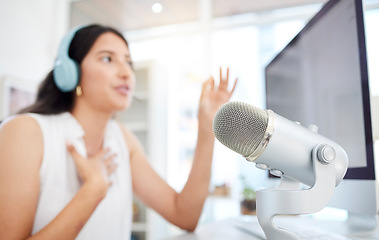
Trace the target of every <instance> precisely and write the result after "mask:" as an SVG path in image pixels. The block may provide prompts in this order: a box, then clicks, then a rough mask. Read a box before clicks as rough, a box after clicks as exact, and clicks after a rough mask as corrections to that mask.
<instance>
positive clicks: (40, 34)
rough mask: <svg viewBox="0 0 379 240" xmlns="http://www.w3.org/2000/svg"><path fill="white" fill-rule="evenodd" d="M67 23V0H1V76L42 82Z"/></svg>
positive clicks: (51, 64)
mask: <svg viewBox="0 0 379 240" xmlns="http://www.w3.org/2000/svg"><path fill="white" fill-rule="evenodd" d="M68 22H69V0H1V1H0V32H1V37H0V53H1V54H0V78H1V77H2V76H4V75H10V76H15V77H18V78H21V79H24V80H27V81H36V82H39V81H41V80H42V78H44V76H45V75H46V73H47V72H48V71H49V70H50V69H51V68H52V66H53V63H54V59H55V55H56V52H57V46H58V45H59V41H60V39H61V37H62V36H63V35H64V33H65V32H66V30H67V28H68Z"/></svg>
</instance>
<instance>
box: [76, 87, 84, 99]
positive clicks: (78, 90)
mask: <svg viewBox="0 0 379 240" xmlns="http://www.w3.org/2000/svg"><path fill="white" fill-rule="evenodd" d="M75 92H76V96H78V97H80V96H82V94H83V91H82V87H81V86H80V85H78V86H76V89H75Z"/></svg>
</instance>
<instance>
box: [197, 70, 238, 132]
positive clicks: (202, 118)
mask: <svg viewBox="0 0 379 240" xmlns="http://www.w3.org/2000/svg"><path fill="white" fill-rule="evenodd" d="M237 80H238V79H236V80H235V81H234V85H233V88H232V90H231V91H228V85H229V68H227V70H226V76H225V77H223V76H222V69H221V67H220V83H219V85H218V87H217V88H216V87H215V80H214V78H213V77H212V76H211V77H210V78H209V79H208V80H207V81H205V82H204V83H203V87H202V92H201V97H200V104H199V113H198V118H199V127H204V128H206V129H209V130H210V131H211V130H212V122H213V118H214V116H215V115H216V112H217V110H218V109H219V108H220V107H221V106H222V105H223V104H225V103H226V102H228V101H229V100H230V98H231V96H232V95H233V92H234V89H235V87H236V84H237Z"/></svg>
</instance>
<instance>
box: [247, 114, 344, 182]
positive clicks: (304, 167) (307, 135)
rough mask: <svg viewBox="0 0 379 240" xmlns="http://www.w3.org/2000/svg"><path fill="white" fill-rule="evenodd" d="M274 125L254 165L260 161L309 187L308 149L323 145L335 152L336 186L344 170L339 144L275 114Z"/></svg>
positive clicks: (309, 154)
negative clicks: (269, 137)
mask: <svg viewBox="0 0 379 240" xmlns="http://www.w3.org/2000/svg"><path fill="white" fill-rule="evenodd" d="M274 125H275V129H274V132H273V134H272V136H271V139H270V140H269V143H268V144H267V147H266V149H265V150H264V152H263V153H262V154H261V155H260V156H259V157H258V158H257V159H256V160H255V163H256V164H264V165H265V166H267V168H268V169H271V170H272V172H273V173H274V172H275V170H276V171H280V172H281V173H283V174H285V175H286V176H288V177H290V178H292V179H294V180H297V181H299V182H302V183H304V184H307V185H309V186H312V185H313V184H314V182H315V174H314V169H313V162H312V150H313V148H314V147H315V146H316V145H318V144H327V145H329V146H331V147H332V148H333V149H334V151H335V156H336V157H335V172H336V186H337V185H338V184H339V183H340V182H341V181H342V179H343V177H344V176H345V173H346V169H347V161H345V160H347V155H346V152H345V150H344V149H343V148H342V147H341V146H340V145H338V144H337V143H335V142H334V141H332V140H330V139H328V138H326V137H324V136H322V135H320V134H317V133H315V132H312V131H311V130H309V129H308V128H306V127H304V126H301V125H299V124H298V123H295V122H292V121H290V120H288V119H286V118H284V117H282V116H280V115H278V114H275V113H274ZM248 160H249V159H248ZM253 161H254V160H253ZM260 166H262V165H260Z"/></svg>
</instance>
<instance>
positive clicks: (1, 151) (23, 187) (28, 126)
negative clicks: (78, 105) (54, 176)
mask: <svg viewBox="0 0 379 240" xmlns="http://www.w3.org/2000/svg"><path fill="white" fill-rule="evenodd" d="M68 150H69V152H70V153H71V154H72V155H73V157H74V161H75V164H76V166H77V168H78V171H79V175H80V176H81V177H82V180H83V182H84V183H83V185H82V187H81V188H80V190H79V191H78V192H77V194H76V195H75V196H74V198H73V199H72V200H71V201H70V203H69V204H68V205H67V206H66V207H65V208H64V209H63V210H62V211H61V212H60V213H59V214H58V216H57V217H55V218H54V219H53V221H52V222H50V223H49V224H48V225H47V226H46V227H45V228H43V229H42V230H41V231H39V232H38V233H36V234H35V235H34V236H30V235H31V232H32V227H33V221H34V216H35V213H36V208H37V204H38V196H39V187H40V186H39V168H40V165H41V162H42V159H43V139H42V133H41V130H40V128H39V126H38V124H37V122H36V121H35V120H34V119H32V118H30V117H25V116H24V117H17V118H15V119H14V120H12V121H10V122H8V123H7V124H6V125H5V126H4V127H3V128H2V129H1V131H0V213H1V214H0V239H26V238H28V237H30V238H29V239H75V237H76V236H77V234H78V233H79V232H80V230H81V228H82V227H83V226H84V224H85V223H86V222H87V220H88V219H89V217H90V216H91V215H92V213H93V211H94V210H95V209H96V206H97V205H98V204H99V202H100V201H101V200H102V199H103V198H104V197H105V194H106V191H107V187H108V182H107V181H106V180H105V178H104V176H103V174H102V170H101V167H100V165H101V164H102V161H103V160H102V159H103V156H104V151H102V152H100V153H99V154H97V155H96V156H94V157H92V158H90V159H84V158H81V157H80V156H79V154H78V153H77V152H76V151H75V149H74V148H73V147H72V146H69V147H68ZM100 159H101V161H100ZM109 162H110V161H109ZM112 169H113V167H112V168H111V169H110V172H111V171H112Z"/></svg>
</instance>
